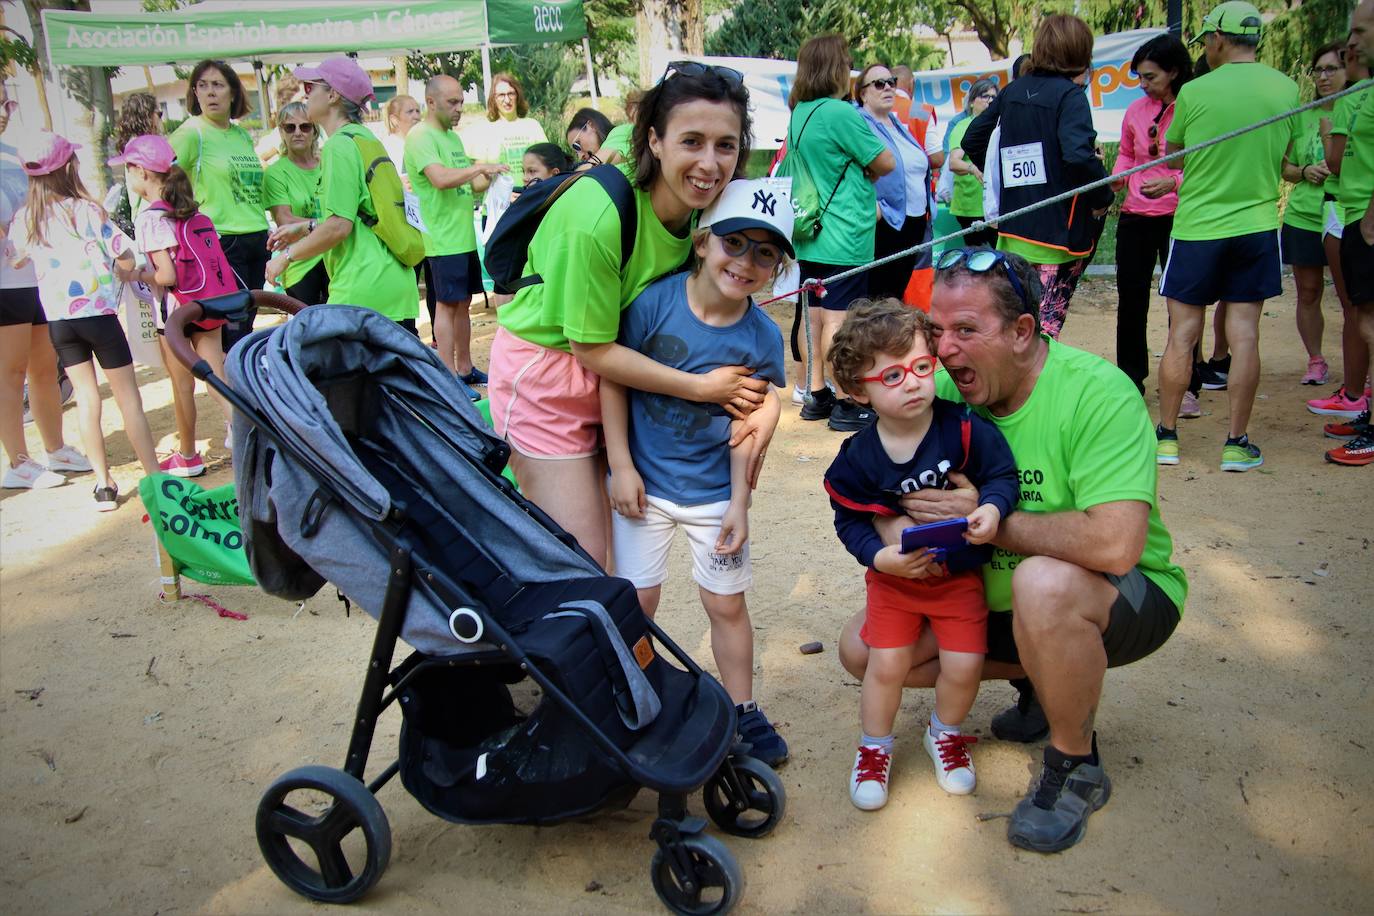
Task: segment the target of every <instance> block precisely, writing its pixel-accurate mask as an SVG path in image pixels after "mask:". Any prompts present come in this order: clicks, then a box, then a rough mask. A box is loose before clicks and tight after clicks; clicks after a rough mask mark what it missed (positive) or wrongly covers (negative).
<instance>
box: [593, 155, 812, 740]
mask: <svg viewBox="0 0 1374 916" xmlns="http://www.w3.org/2000/svg"><path fill="white" fill-rule="evenodd" d="M792 222H793V213H792V205H791V203H790V201H789V200H788V199H787V195H786V194H785V192H783V191H781V190H779V188H778V187H777V186H775V185H774V184H773V183H772V182H771V181H768V180H766V179H763V180H753V181H744V180H738V181H732V182H731V183H730V184H729V185H727V186H726V188H725V190H724V191H723V192H722V193H721V195H720V198H719V199H718V200H716V202H715V203H714V204H712V205H711V206H710V207H708V208H707V209H706V210H704V211H703V212H702V215H701V219H700V221H699V222H698V228H697V230H696V232H695V234H694V235H693V238H692V248H693V253H694V257H693V259H692V266H691V270H690V271H689V272H686V273H677V274H672V275H670V276H667V277H664V278H663V279H661V280H659V281H657V282H655V283H653V284H652V285H650V286H649V287H648V288H646V289H645V290H644V292H642V293H640V294H639V296H638V297H637V298H636V299H635V300H634V301H633V302H631V303H630V305H629V307H628V308H627V309H626V310H625V311H624V313H623V314H622V315H621V319H620V339H619V343H620V344H621V345H623V346H626V347H630V348H632V349H635V350H638V351H640V352H641V353H644V354H645V355H646V356H649V357H651V358H652V359H654V360H656V361H658V362H660V363H663V364H664V365H667V366H671V367H672V368H674V369H680V370H682V371H684V372H695V373H706V372H710V371H711V370H713V369H717V368H719V367H721V366H749V367H751V368H752V369H753V370H754V373H755V375H756V377H758V378H762V379H766V380H767V381H769V382H770V383H772V385H774V386H779V385H783V384H785V380H786V370H785V368H784V366H783V349H782V332H781V331H779V330H778V326H777V325H776V324H774V323H773V322H772V320H771V319H770V318H769V317H768V316H767V315H766V314H765V313H764V312H763V310H762V309H758V308H755V307H754V304H753V302H752V301H751V299H750V296H752V295H753V294H754V293H757V292H758V291H759V290H760V289H762V288H763V287H764V286H765V285H767V284H768V282H769V281H770V280H772V279H773V278H775V277H776V276H777V275H778V274H779V273H780V272H781V270H782V268H783V266H784V262H785V261H786V259H787V258H789V257H795V254H794V252H793V249H792ZM759 409H760V410H763V411H766V412H768V413H767V414H766V415H770V416H771V420H772V423H773V424H775V425H776V423H777V420H778V416H779V413H780V412H781V409H782V406H781V402H780V401H779V400H778V396H777V392H776V391H772V392H770V396H769V398H768V400H767V402H766V403H765V405H764V406H762V407H760V408H759ZM601 412H602V428H603V430H604V433H605V436H606V452H607V458H608V461H609V464H610V471H611V477H610V482H609V486H610V496H611V507H612V509H613V510H614V512H613V514H612V516H611V526H612V544H613V550H614V556H615V570H616V574H617V575H619V576H622V577H624V578H626V579H629V580H630V581H631V582H633V583H634V585H635V588H636V589H638V591H639V600H640V604H641V605H642V606H643V608H644V612H645V613H646V614H648V615H649V616H651V617H652V616H653V614H654V612H655V610H657V608H658V600H659V595H660V590H661V586H662V584H663V580H664V579H665V578H666V575H667V566H668V549H669V547H670V546H671V544H672V540H673V534H674V532H675V531H676V530H677V529H678V528H681V529H683V531H685V532H686V534H687V538H688V540H689V541H690V543H691V547H692V571H693V578H695V579H696V581H697V585H698V586H699V591H700V593H701V601H702V604H703V605H704V606H705V608H706V614H707V616H708V617H709V618H710V620H711V651H712V654H714V655H715V659H716V667H717V668H718V670H719V672H720V678H721V681H722V682H724V684H725V689H726V690H727V691H728V692H729V694H730V697H731V699H733V700H734V702H735V703H736V709H737V711H738V713H739V730H740V734H741V736H742V737H743V738H744V740H746V741H748V742H749V743H750V744H751V745H752V750H751V751H750V753H751V754H752V755H753V756H755V757H757V758H759V759H760V760H762V761H764V762H765V763H767V764H769V765H770V766H777V765H779V764H781V763H783V762H784V761H785V760H786V759H787V743H786V742H785V741H783V739H782V738H781V737H780V736H779V735H778V733H777V732H776V731H775V730H774V728H773V726H772V725H771V724H770V723H769V722H768V719H767V717H766V716H764V715H763V712H762V710H760V709H759V708H758V704H757V703H755V702H754V692H753V691H754V685H753V673H754V631H753V626H752V624H751V623H750V622H749V609H748V607H747V606H746V604H745V599H744V592H745V591H746V590H747V589H748V588H749V586H750V584H751V583H752V579H753V572H752V569H751V567H750V563H749V543H748V537H749V520H748V510H749V493H750V483H749V481H748V480H747V463H748V450H747V447H746V446H739V447H736V448H734V449H731V448H730V446H729V441H730V417H729V416H727V415H726V413H725V411H724V409H723V408H721V407H719V406H718V405H715V404H701V403H697V402H694V401H686V400H683V399H681V398H675V397H670V396H668V395H661V394H654V393H652V392H647V391H635V390H627V389H626V388H625V387H624V386H621V385H617V384H615V383H613V382H610V381H607V380H606V379H602V380H601ZM770 431H771V427H770Z"/></svg>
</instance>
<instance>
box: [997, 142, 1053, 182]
mask: <svg viewBox="0 0 1374 916" xmlns="http://www.w3.org/2000/svg"><path fill="white" fill-rule="evenodd" d="M1044 183H1045V148H1044V147H1043V146H1042V145H1041V144H1040V143H1022V144H1021V145H1020V146H1006V147H1003V148H1002V187H1004V188H1021V187H1025V186H1026V185H1032V184H1044Z"/></svg>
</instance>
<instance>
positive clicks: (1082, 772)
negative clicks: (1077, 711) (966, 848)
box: [1007, 735, 1112, 852]
mask: <svg viewBox="0 0 1374 916" xmlns="http://www.w3.org/2000/svg"><path fill="white" fill-rule="evenodd" d="M1093 757H1094V758H1095V759H1096V760H1097V761H1098V762H1097V763H1095V764H1093V763H1080V764H1078V765H1077V766H1074V765H1073V763H1072V761H1070V760H1067V759H1066V758H1065V757H1064V755H1063V754H1061V753H1060V752H1059V751H1058V750H1056V749H1055V748H1054V746H1053V745H1051V746H1050V747H1047V748H1045V765H1044V769H1042V770H1041V771H1040V779H1039V782H1037V783H1036V785H1035V786H1033V787H1032V788H1031V790H1030V791H1029V792H1027V793H1026V797H1025V798H1023V799H1021V801H1019V802H1018V803H1017V805H1016V809H1015V810H1014V811H1012V813H1011V821H1010V823H1008V824H1007V840H1008V841H1010V842H1011V845H1013V846H1020V847H1021V848H1022V849H1030V850H1033V851H1034V852H1059V851H1061V850H1064V849H1068V848H1069V847H1070V846H1072V845H1074V844H1075V843H1077V842H1078V841H1079V840H1081V839H1083V832H1084V830H1086V829H1087V827H1088V815H1090V814H1092V813H1093V812H1094V811H1096V810H1097V809H1098V808H1101V807H1102V806H1103V805H1105V804H1106V803H1107V799H1109V798H1111V796H1112V781H1111V780H1110V779H1108V778H1107V773H1106V771H1105V770H1104V769H1103V768H1102V762H1101V761H1102V758H1101V757H1099V756H1098V754H1097V736H1096V735H1093Z"/></svg>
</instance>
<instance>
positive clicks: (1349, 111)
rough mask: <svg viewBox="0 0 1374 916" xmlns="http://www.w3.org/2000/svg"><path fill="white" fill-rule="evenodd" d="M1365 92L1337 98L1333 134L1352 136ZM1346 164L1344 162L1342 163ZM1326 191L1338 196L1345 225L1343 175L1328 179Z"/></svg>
mask: <svg viewBox="0 0 1374 916" xmlns="http://www.w3.org/2000/svg"><path fill="white" fill-rule="evenodd" d="M1365 95H1366V94H1365V93H1363V92H1355V93H1352V94H1350V95H1345V96H1341V97H1340V98H1339V99H1337V100H1336V108H1335V110H1334V111H1332V112H1331V136H1333V137H1346V138H1348V137H1349V136H1350V127H1351V125H1352V124H1353V123H1354V121H1355V115H1357V114H1359V111H1360V102H1362V101H1364V99H1365ZM1346 149H1347V150H1349V149H1350V144H1349V141H1348V140H1347V142H1346ZM1342 164H1344V163H1342ZM1325 187H1326V193H1328V194H1330V195H1331V196H1332V197H1334V198H1336V217H1337V219H1338V220H1339V221H1340V224H1341V225H1342V226H1344V225H1345V223H1346V220H1345V208H1344V207H1342V206H1341V176H1340V175H1332V176H1331V177H1330V178H1328V179H1326V186H1325Z"/></svg>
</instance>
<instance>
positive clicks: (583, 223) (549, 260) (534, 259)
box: [496, 166, 692, 350]
mask: <svg viewBox="0 0 1374 916" xmlns="http://www.w3.org/2000/svg"><path fill="white" fill-rule="evenodd" d="M622 168H624V169H626V170H628V168H629V167H628V166H623V167H622ZM635 206H636V212H637V213H638V214H639V226H638V233H637V235H636V236H635V248H634V253H633V254H631V255H630V261H629V263H628V264H627V265H626V266H625V272H624V273H623V274H622V273H621V271H620V214H619V213H617V212H616V209H615V204H614V203H612V201H611V198H610V196H609V195H607V194H606V192H605V191H603V190H602V189H601V186H600V185H599V184H597V183H596V182H595V181H588V180H586V179H578V181H577V183H576V184H575V185H573V186H572V187H571V188H569V189H568V190H567V191H566V192H564V193H563V194H562V195H561V196H560V197H559V198H558V200H557V201H555V202H554V205H553V206H552V207H550V208H549V211H548V213H546V214H545V215H544V219H543V221H542V222H540V224H539V228H538V229H537V230H535V233H534V238H533V239H531V240H530V248H529V258H528V261H527V262H526V264H525V271H524V274H523V275H524V276H529V275H530V274H533V273H537V274H539V275H540V276H541V277H543V279H544V282H543V283H536V284H535V285H533V286H527V287H525V288H524V289H522V290H520V292H519V293H517V294H516V296H515V299H514V300H513V301H512V302H510V303H509V304H507V305H503V306H501V308H500V310H499V311H498V312H497V313H496V318H497V320H498V321H499V322H500V323H501V326H502V327H504V328H505V329H506V330H507V331H509V332H511V333H512V334H514V335H515V336H516V337H519V338H521V339H522V340H528V341H529V342H531V343H536V344H539V345H540V346H543V347H551V348H554V349H559V350H571V349H572V347H571V346H570V345H569V343H568V341H570V340H575V341H577V342H578V343H593V344H594V343H610V342H611V341H614V340H615V339H616V337H617V336H619V333H620V313H621V311H622V310H623V309H624V308H625V307H626V306H628V305H629V304H630V303H631V302H633V301H634V298H635V297H636V296H638V295H639V294H640V293H641V292H642V291H643V290H644V288H645V287H646V286H648V285H649V284H650V283H652V282H653V281H654V280H656V279H658V278H659V277H661V276H663V275H664V274H666V273H669V272H671V271H673V270H676V269H677V268H679V267H681V266H682V264H683V262H684V261H686V260H687V255H688V253H689V252H690V251H691V248H692V240H691V237H690V233H689V234H687V235H684V236H682V237H679V236H676V235H673V233H671V232H669V231H668V228H667V227H666V226H664V225H663V223H661V222H659V220H658V217H657V216H656V215H655V214H654V208H653V204H652V203H651V202H650V200H649V194H648V192H647V191H641V190H639V189H635Z"/></svg>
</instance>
